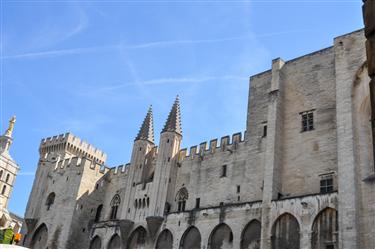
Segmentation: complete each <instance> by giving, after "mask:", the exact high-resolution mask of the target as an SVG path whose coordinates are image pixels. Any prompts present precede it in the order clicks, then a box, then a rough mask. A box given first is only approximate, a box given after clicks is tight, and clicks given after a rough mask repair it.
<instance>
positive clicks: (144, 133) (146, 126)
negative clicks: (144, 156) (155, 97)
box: [135, 106, 154, 143]
mask: <svg viewBox="0 0 375 249" xmlns="http://www.w3.org/2000/svg"><path fill="white" fill-rule="evenodd" d="M137 140H147V141H149V142H151V143H154V118H153V115H152V106H150V108H149V109H148V112H147V115H146V117H145V119H144V121H143V124H142V126H141V129H140V130H139V132H138V135H137V137H136V138H135V141H137Z"/></svg>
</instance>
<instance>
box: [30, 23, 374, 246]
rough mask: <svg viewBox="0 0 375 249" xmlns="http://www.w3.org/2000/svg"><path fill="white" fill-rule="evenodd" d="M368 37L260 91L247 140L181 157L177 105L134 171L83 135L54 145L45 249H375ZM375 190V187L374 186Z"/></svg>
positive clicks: (270, 75)
mask: <svg viewBox="0 0 375 249" xmlns="http://www.w3.org/2000/svg"><path fill="white" fill-rule="evenodd" d="M367 65H368V63H366V48H365V36H364V32H363V30H360V31H356V32H353V33H350V34H347V35H344V36H340V37H337V38H336V39H335V40H334V45H333V46H332V47H329V48H326V49H323V50H320V51H317V52H314V53H312V54H308V55H305V56H302V57H300V58H296V59H294V60H291V61H283V60H282V59H276V60H274V61H273V62H272V69H271V70H269V71H266V72H263V73H260V74H258V75H254V76H252V77H251V78H250V95H249V105H248V112H247V113H248V119H247V128H246V132H245V134H241V133H237V134H234V135H233V136H231V137H230V136H225V137H223V138H221V139H220V140H218V139H214V140H211V141H209V142H204V143H201V144H200V145H199V146H193V147H191V148H190V149H181V148H180V145H181V142H182V139H183V133H182V129H181V113H180V102H179V99H178V98H177V99H176V101H175V103H174V104H173V107H172V110H171V112H170V114H169V116H168V119H167V122H166V124H165V127H164V129H163V130H162V132H161V136H160V141H159V145H158V146H157V145H156V143H155V140H154V129H153V111H152V109H151V108H150V109H149V111H148V113H147V115H146V118H145V120H144V122H143V123H142V126H141V129H140V131H139V133H138V135H137V136H136V139H135V141H134V146H133V152H132V156H131V160H130V163H128V164H125V165H121V166H119V167H114V168H108V167H106V166H105V160H106V155H105V154H104V153H103V152H102V151H100V150H98V149H96V148H94V147H92V146H91V145H89V144H87V143H84V142H82V141H81V140H80V139H78V138H77V137H75V136H73V135H72V134H69V133H67V134H64V135H60V136H56V137H53V138H47V139H44V140H42V143H41V146H40V150H39V152H40V161H39V164H38V170H37V173H36V179H35V181H34V186H33V190H32V192H31V195H30V199H29V203H28V206H27V211H26V214H25V217H26V221H27V226H28V236H27V237H26V238H25V241H24V244H25V245H28V246H30V247H31V248H33V249H46V248H48V249H57V248H58V249H63V248H69V249H76V248H83V249H85V248H87V249H89V248H90V249H107V248H111V249H112V248H116V249H117V248H123V249H134V248H157V249H172V248H175V249H198V248H201V249H218V248H222V249H245V248H246V249H249V248H251V249H257V248H261V249H270V248H273V249H286V248H289V249H300V248H301V249H338V248H340V249H372V248H375V194H374V191H375V186H374V182H373V181H372V180H371V179H372V178H371V177H372V176H373V174H374V158H373V140H372V129H371V122H369V120H370V117H371V113H372V111H371V110H372V109H371V105H372V101H371V98H370V86H369V82H370V78H369V77H368V75H367V73H368V66H367ZM369 179H370V180H369Z"/></svg>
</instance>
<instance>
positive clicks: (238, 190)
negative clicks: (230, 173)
mask: <svg viewBox="0 0 375 249" xmlns="http://www.w3.org/2000/svg"><path fill="white" fill-rule="evenodd" d="M240 192H241V186H240V185H237V194H239V193H240Z"/></svg>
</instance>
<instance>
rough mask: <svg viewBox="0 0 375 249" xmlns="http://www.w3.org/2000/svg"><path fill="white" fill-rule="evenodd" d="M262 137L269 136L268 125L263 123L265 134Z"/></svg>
mask: <svg viewBox="0 0 375 249" xmlns="http://www.w3.org/2000/svg"><path fill="white" fill-rule="evenodd" d="M262 137H267V125H266V124H265V125H263V135H262Z"/></svg>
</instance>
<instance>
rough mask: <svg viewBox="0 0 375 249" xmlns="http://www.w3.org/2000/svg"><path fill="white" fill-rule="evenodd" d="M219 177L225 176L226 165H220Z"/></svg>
mask: <svg viewBox="0 0 375 249" xmlns="http://www.w3.org/2000/svg"><path fill="white" fill-rule="evenodd" d="M221 177H227V165H223V166H222V167H221Z"/></svg>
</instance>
